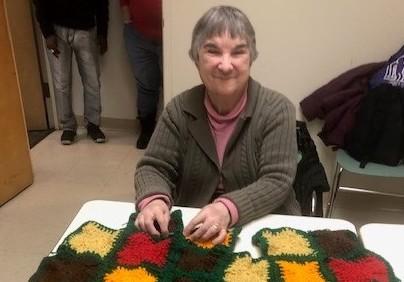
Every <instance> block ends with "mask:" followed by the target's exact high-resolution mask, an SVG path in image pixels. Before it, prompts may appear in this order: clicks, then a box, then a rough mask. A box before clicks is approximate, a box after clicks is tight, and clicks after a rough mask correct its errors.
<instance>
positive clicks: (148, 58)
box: [123, 24, 162, 119]
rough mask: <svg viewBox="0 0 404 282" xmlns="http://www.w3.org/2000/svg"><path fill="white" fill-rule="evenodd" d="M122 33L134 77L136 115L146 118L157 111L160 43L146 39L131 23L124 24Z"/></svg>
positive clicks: (159, 78)
mask: <svg viewBox="0 0 404 282" xmlns="http://www.w3.org/2000/svg"><path fill="white" fill-rule="evenodd" d="M123 34H124V39H125V46H126V50H127V52H128V56H129V61H130V64H131V67H132V71H133V74H134V76H135V79H136V87H137V112H138V117H139V118H140V119H142V118H147V117H150V116H152V115H155V114H156V112H157V105H158V101H159V95H160V86H161V82H162V48H161V44H157V43H154V42H151V41H149V40H147V39H146V38H144V37H143V36H142V35H140V34H139V33H138V32H137V31H136V30H135V29H134V27H133V26H132V25H131V24H125V27H124V31H123Z"/></svg>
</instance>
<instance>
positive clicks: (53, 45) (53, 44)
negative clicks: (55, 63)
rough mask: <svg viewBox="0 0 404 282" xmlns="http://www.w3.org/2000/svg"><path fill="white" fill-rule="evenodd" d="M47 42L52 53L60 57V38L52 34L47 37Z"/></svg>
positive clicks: (47, 46)
mask: <svg viewBox="0 0 404 282" xmlns="http://www.w3.org/2000/svg"><path fill="white" fill-rule="evenodd" d="M45 42H46V48H48V49H49V50H50V51H51V52H52V54H53V55H54V56H55V57H56V58H58V57H59V54H60V51H59V49H58V39H57V37H56V35H50V36H48V37H46V38H45Z"/></svg>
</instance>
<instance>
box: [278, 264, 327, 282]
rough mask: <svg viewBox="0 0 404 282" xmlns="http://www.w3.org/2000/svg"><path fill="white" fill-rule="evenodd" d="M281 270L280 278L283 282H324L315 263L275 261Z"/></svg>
mask: <svg viewBox="0 0 404 282" xmlns="http://www.w3.org/2000/svg"><path fill="white" fill-rule="evenodd" d="M276 263H277V264H278V265H279V267H280V269H281V276H282V277H283V279H284V281H285V282H300V281H310V282H325V281H326V280H325V279H324V277H323V275H322V274H321V272H320V266H319V264H318V262H317V261H311V262H303V263H298V262H292V261H277V262H276Z"/></svg>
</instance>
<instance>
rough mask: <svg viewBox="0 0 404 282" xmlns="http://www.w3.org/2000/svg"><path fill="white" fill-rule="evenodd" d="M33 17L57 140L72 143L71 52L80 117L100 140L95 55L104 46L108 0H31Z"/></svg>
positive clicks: (104, 48)
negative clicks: (42, 46) (58, 127)
mask: <svg viewBox="0 0 404 282" xmlns="http://www.w3.org/2000/svg"><path fill="white" fill-rule="evenodd" d="M33 2H34V5H35V12H36V17H37V20H38V22H39V25H40V27H41V31H42V34H43V36H44V37H45V41H46V47H47V49H48V52H47V54H48V58H49V63H50V67H51V70H52V76H53V86H54V89H55V99H56V105H57V109H58V115H59V121H60V123H61V124H62V127H63V133H62V136H61V143H62V144H63V145H70V144H72V143H73V142H74V139H75V137H76V131H77V121H76V118H75V116H74V112H73V107H72V93H71V81H72V69H71V66H72V53H73V52H74V55H75V57H76V61H77V66H78V69H79V73H80V76H81V80H82V83H83V92H84V119H85V122H86V128H87V133H88V135H89V136H90V137H91V138H92V139H93V140H94V141H95V142H96V143H104V142H105V135H104V133H103V132H102V131H101V130H100V128H99V125H100V119H101V97H100V70H99V61H98V57H99V54H101V55H103V54H104V53H105V52H106V51H107V49H108V44H107V32H108V20H109V2H108V0H86V1H82V0H58V1H55V0H33Z"/></svg>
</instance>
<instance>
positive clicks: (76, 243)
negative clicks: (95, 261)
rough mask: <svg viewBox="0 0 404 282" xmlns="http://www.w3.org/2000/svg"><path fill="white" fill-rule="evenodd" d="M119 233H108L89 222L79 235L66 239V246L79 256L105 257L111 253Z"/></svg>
mask: <svg viewBox="0 0 404 282" xmlns="http://www.w3.org/2000/svg"><path fill="white" fill-rule="evenodd" d="M119 232H120V231H118V230H117V231H109V230H107V229H103V228H102V227H101V226H99V225H98V224H96V223H95V222H89V223H87V224H86V225H84V226H83V227H82V228H81V231H80V232H79V233H76V234H74V235H73V236H71V237H70V238H69V239H68V244H69V245H70V247H71V248H72V249H73V250H75V251H76V252H77V253H79V254H80V253H85V252H91V253H95V254H98V255H100V256H101V257H105V256H106V255H107V254H108V253H109V252H110V251H111V249H112V247H113V243H114V242H115V240H116V238H117V236H118V234H119Z"/></svg>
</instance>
